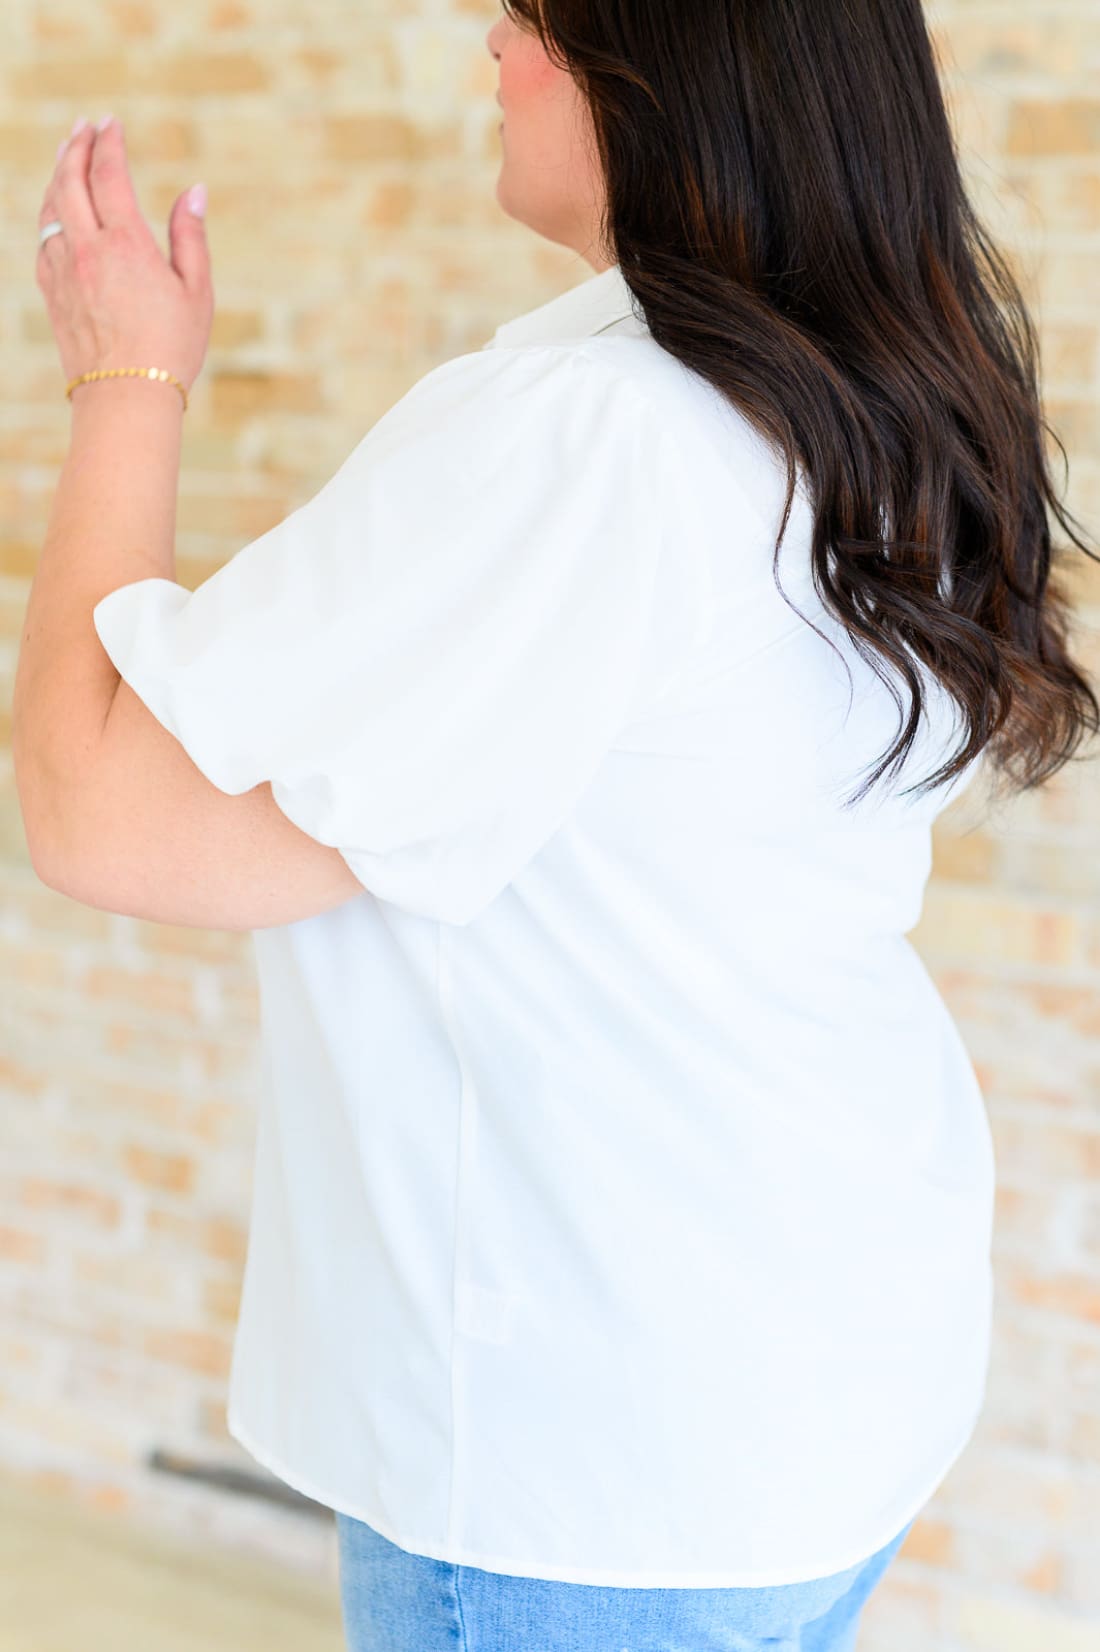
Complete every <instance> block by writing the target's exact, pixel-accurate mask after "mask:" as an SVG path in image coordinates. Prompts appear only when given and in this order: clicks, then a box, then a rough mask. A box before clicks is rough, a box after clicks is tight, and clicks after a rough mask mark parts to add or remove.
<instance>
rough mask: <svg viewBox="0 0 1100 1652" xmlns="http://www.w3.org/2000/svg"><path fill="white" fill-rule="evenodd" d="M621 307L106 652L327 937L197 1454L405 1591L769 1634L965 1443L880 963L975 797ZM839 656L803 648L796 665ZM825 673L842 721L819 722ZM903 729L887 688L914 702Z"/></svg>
mask: <svg viewBox="0 0 1100 1652" xmlns="http://www.w3.org/2000/svg"><path fill="white" fill-rule="evenodd" d="M784 481H785V477H784V469H783V464H782V461H781V460H780V459H778V458H777V457H776V455H775V454H774V453H773V452H772V451H771V449H770V448H769V447H768V446H767V445H766V444H765V443H764V441H763V440H762V439H761V437H760V436H759V435H758V434H757V433H756V432H755V431H754V429H753V428H752V427H751V426H750V424H749V423H748V422H747V421H746V419H745V418H744V417H743V416H742V415H741V414H740V413H738V412H736V411H735V410H734V409H733V408H732V407H731V406H730V405H729V404H728V403H727V402H726V401H725V400H724V399H723V398H721V397H720V396H718V395H717V393H716V392H715V391H714V390H713V389H712V388H711V387H710V386H709V385H708V384H707V383H705V381H704V380H703V379H702V378H701V377H699V376H697V375H695V374H694V373H692V372H690V371H689V370H687V369H686V368H684V367H683V366H682V365H681V364H680V363H679V362H678V361H676V359H675V358H674V357H673V356H671V355H670V354H669V353H668V352H666V351H664V350H662V349H661V348H660V347H659V346H658V345H657V344H656V343H655V342H654V340H653V339H652V337H651V336H650V334H649V332H648V329H647V327H646V325H645V323H644V321H642V320H641V319H639V318H638V317H637V316H635V315H634V314H633V312H632V303H631V294H630V291H629V289H628V287H627V286H626V283H625V281H624V279H623V276H622V274H621V271H620V270H619V268H618V267H617V266H616V267H614V268H612V269H609V270H606V271H604V272H603V273H601V274H599V275H595V276H592V277H590V278H588V279H586V280H584V281H582V283H581V284H580V285H579V286H577V287H574V288H573V289H572V290H570V291H568V292H566V293H564V294H563V295H561V296H560V297H558V298H555V299H553V300H552V301H551V302H550V303H549V304H544V305H542V306H541V307H540V308H538V309H535V310H533V311H531V312H530V313H529V314H527V315H524V316H521V317H519V319H518V320H514V321H510V322H508V323H506V324H505V325H504V326H502V327H500V328H499V329H498V330H497V332H496V334H495V335H494V337H493V338H492V339H491V340H490V341H489V343H488V344H487V345H486V346H485V347H484V348H482V349H481V350H477V351H474V352H472V353H470V354H467V355H462V356H459V357H457V358H456V359H454V360H452V361H448V362H445V363H444V364H443V365H442V366H440V367H437V368H435V369H434V370H433V371H432V372H429V373H428V374H427V375H426V376H425V377H424V378H422V379H421V380H420V381H419V382H418V383H417V384H415V385H414V386H413V388H412V389H411V390H410V391H409V392H408V394H407V395H406V396H404V397H403V398H402V399H401V400H400V401H399V402H398V403H397V404H396V405H395V406H394V407H392V408H391V409H390V410H389V412H387V413H386V414H385V415H384V416H383V417H382V418H381V419H380V420H379V421H378V422H377V423H376V424H375V425H374V427H373V428H372V429H371V430H369V431H368V432H367V434H366V436H364V438H363V439H362V441H361V442H360V443H359V445H358V446H357V447H356V448H355V449H354V451H353V452H352V453H351V454H350V456H349V457H348V458H347V459H346V460H345V461H344V463H343V464H342V465H341V467H340V469H339V470H338V471H337V473H336V474H335V476H333V478H332V479H331V480H330V481H329V482H328V483H327V484H326V485H325V486H324V487H323V488H321V490H320V492H319V493H317V495H316V496H315V497H314V498H313V499H312V500H310V501H309V503H307V504H306V505H304V506H303V507H302V508H300V509H298V510H296V511H294V512H293V513H292V514H291V515H290V516H289V517H287V519H286V520H285V521H284V522H282V523H280V524H279V525H278V526H276V527H275V528H273V529H271V530H270V531H269V532H267V533H265V534H263V535H262V536H261V537H260V538H259V539H257V540H255V541H254V542H253V543H252V544H250V545H248V546H247V547H246V548H245V549H243V550H241V551H239V552H238V553H237V555H235V556H234V557H233V558H232V559H231V560H230V561H229V562H228V563H227V564H226V565H225V566H224V567H223V568H221V569H219V570H218V572H217V573H215V574H214V575H213V576H212V577H211V578H210V579H207V580H206V581H205V582H204V583H203V584H202V585H201V586H199V588H198V589H197V590H195V591H194V592H188V591H187V590H186V589H184V588H183V587H182V586H179V585H177V584H175V583H173V582H172V581H170V580H166V579H158V578H152V579H141V580H137V581H136V582H135V583H133V584H131V585H126V586H123V587H122V588H121V589H119V590H117V591H114V592H112V593H111V594H110V595H108V596H107V597H105V598H104V599H103V600H102V601H101V602H100V603H98V604H97V606H96V608H95V615H94V617H95V625H96V629H97V631H98V633H99V636H100V638H101V640H102V642H103V645H104V647H105V649H106V650H107V653H108V654H109V655H110V657H111V659H112V660H113V662H114V664H115V666H116V667H117V669H118V671H119V672H120V674H121V675H122V677H124V678H125V680H126V681H127V682H128V683H129V684H130V685H131V687H132V688H133V689H134V690H135V691H136V692H137V693H138V694H139V695H140V696H141V698H142V699H143V700H144V701H145V703H146V704H147V705H148V706H149V707H150V708H151V710H152V711H153V712H154V714H155V715H156V717H157V718H158V719H159V720H160V722H161V723H162V724H163V725H164V726H165V727H166V728H168V729H170V730H171V732H172V733H173V734H174V735H175V736H176V738H177V739H178V740H180V741H181V743H182V744H183V746H184V747H185V748H186V750H187V752H188V753H189V755H190V756H191V758H192V759H193V760H194V762H195V763H196V764H197V765H198V767H199V768H200V769H201V770H202V772H203V773H204V774H205V775H207V776H208V777H209V779H210V780H211V781H212V782H213V784H214V785H215V786H217V787H219V788H220V789H221V790H222V791H224V792H227V793H230V794H233V795H237V794H239V793H242V792H245V791H248V790H250V789H251V788H252V787H254V786H256V785H258V784H260V783H261V782H263V781H265V780H268V781H270V782H271V786H272V791H273V794H274V797H275V800H276V802H277V803H278V805H279V806H280V808H281V809H283V810H284V812H285V813H286V814H287V815H288V816H289V818H290V819H291V820H292V821H294V822H295V824H296V825H298V826H299V827H300V828H302V830H304V831H305V832H308V833H309V834H310V835H311V836H312V837H315V838H316V839H318V840H319V841H320V842H323V843H326V844H329V845H332V846H334V847H335V848H337V849H338V850H339V851H340V852H341V854H342V855H343V856H344V858H345V859H346V860H347V862H348V864H349V866H351V868H352V869H353V870H354V872H355V873H356V875H357V877H358V878H359V879H360V880H361V882H362V883H363V885H364V892H363V894H362V896H360V897H356V898H353V899H351V900H349V901H348V902H347V903H345V904H344V905H342V906H340V907H339V908H337V909H335V910H333V911H330V912H327V913H324V914H322V915H320V916H317V917H313V918H309V919H306V920H303V921H300V922H297V923H292V924H287V925H285V926H279V927H275V928H268V929H262V930H258V931H254V932H253V934H254V942H255V948H256V959H257V967H258V978H259V983H260V990H261V1019H262V1050H263V1092H262V1096H261V1104H260V1116H259V1127H258V1134H257V1140H256V1158H255V1176H254V1186H253V1199H252V1215H251V1231H250V1241H249V1249H248V1258H247V1264H246V1269H245V1278H244V1289H243V1299H242V1304H241V1312H240V1321H239V1325H238V1329H237V1335H236V1342H235V1347H234V1357H233V1367H232V1374H231V1382H230V1395H229V1418H228V1420H229V1428H230V1431H231V1433H232V1434H233V1436H234V1437H235V1438H236V1439H237V1440H238V1441H239V1442H240V1443H241V1444H242V1445H243V1446H244V1447H245V1448H246V1449H247V1450H248V1451H249V1452H250V1453H251V1454H252V1456H253V1457H254V1458H255V1459H256V1460H257V1461H258V1462H260V1463H261V1464H263V1465H265V1466H266V1467H268V1468H269V1469H270V1470H271V1471H272V1472H273V1473H274V1474H276V1475H277V1476H279V1477H280V1478H281V1479H282V1480H284V1481H286V1482H288V1483H289V1484H290V1485H291V1486H294V1487H297V1488H298V1489H299V1490H301V1491H302V1492H304V1493H306V1494H307V1495H308V1496H310V1497H313V1498H315V1499H317V1500H319V1501H320V1502H322V1503H324V1504H326V1505H328V1506H330V1507H331V1508H334V1509H338V1510H341V1511H342V1512H344V1513H345V1514H349V1515H352V1516H355V1517H357V1518H359V1519H361V1520H365V1521H367V1522H368V1523H369V1524H370V1525H371V1526H373V1527H374V1528H375V1529H376V1530H377V1531H379V1532H381V1533H382V1535H383V1536H385V1537H387V1538H389V1539H390V1540H391V1541H392V1542H394V1543H396V1544H398V1545H400V1546H401V1547H402V1548H404V1549H408V1550H411V1551H413V1552H415V1553H419V1554H423V1555H429V1556H432V1557H434V1558H436V1559H439V1560H449V1561H454V1562H460V1563H462V1564H464V1565H468V1566H479V1567H484V1568H488V1569H489V1570H493V1571H503V1572H510V1573H514V1574H518V1575H520V1576H525V1577H542V1578H549V1579H558V1580H562V1581H566V1582H577V1583H594V1584H612V1585H615V1584H617V1585H626V1586H631V1585H633V1586H645V1587H655V1586H670V1587H705V1586H713V1587H718V1586H734V1585H744V1584H755V1585H760V1584H776V1583H792V1582H798V1581H801V1580H805V1579H810V1578H815V1577H819V1576H822V1575H825V1574H828V1573H831V1572H834V1571H838V1570H841V1569H842V1568H845V1567H848V1566H850V1565H852V1564H854V1563H855V1562H857V1561H859V1560H861V1559H863V1558H865V1557H866V1556H868V1555H870V1554H871V1553H872V1552H873V1551H874V1550H876V1549H878V1548H880V1547H881V1546H882V1545H883V1544H885V1543H886V1542H887V1541H888V1540H889V1539H890V1538H892V1537H893V1536H894V1535H895V1534H896V1533H897V1532H898V1531H899V1530H900V1529H901V1527H902V1526H903V1525H904V1524H905V1523H906V1522H907V1521H908V1520H909V1519H911V1518H912V1516H913V1515H914V1514H915V1513H916V1512H917V1511H918V1510H919V1509H920V1508H921V1506H922V1505H923V1504H924V1503H925V1502H926V1501H927V1500H928V1499H929V1498H930V1497H931V1495H932V1494H933V1492H934V1491H935V1490H936V1488H937V1487H938V1486H939V1484H940V1482H941V1481H942V1480H943V1478H944V1476H945V1475H946V1473H947V1471H948V1469H949V1468H950V1467H951V1466H952V1464H953V1463H954V1462H955V1460H956V1459H957V1458H958V1457H959V1455H960V1454H961V1452H962V1451H963V1449H964V1447H965V1446H966V1444H967V1442H968V1440H969V1438H970V1436H971V1434H972V1431H973V1428H974V1425H975V1422H976V1420H977V1417H978V1414H979V1412H980V1410H981V1408H982V1405H983V1400H984V1392H985V1383H986V1376H987V1366H988V1359H989V1349H990V1315H991V1302H992V1273H991V1266H990V1244H991V1235H992V1216H993V1193H994V1162H993V1150H992V1139H991V1135H990V1130H989V1125H988V1122H987V1119H986V1115H985V1110H984V1106H983V1100H982V1096H981V1092H980V1090H979V1087H978V1083H977V1079H976V1076H975V1072H974V1069H973V1067H972V1065H971V1062H970V1060H969V1058H968V1055H967V1052H966V1050H965V1048H964V1045H963V1043H962V1041H961V1039H960V1036H959V1033H958V1031H957V1029H956V1027H955V1024H954V1022H953V1020H952V1019H951V1017H950V1015H949V1013H948V1011H947V1009H946V1006H945V1004H944V1002H943V1001H942V999H941V997H940V996H939V994H938V992H937V991H936V989H935V987H934V984H933V983H932V981H931V978H930V977H929V975H928V973H927V971H926V970H925V968H924V966H923V964H922V962H921V960H920V958H919V956H918V955H917V953H916V951H915V949H914V948H913V946H912V945H911V943H910V942H909V941H908V940H907V939H906V932H907V931H908V930H910V929H911V928H912V927H913V926H914V924H915V923H916V922H917V919H918V917H919V915H920V911H921V903H922V899H923V892H924V888H925V883H926V880H927V877H928V874H929V870H930V864H931V839H930V826H931V823H932V821H933V819H934V817H935V816H936V814H937V813H938V812H939V811H940V810H941V809H942V808H943V807H944V806H945V804H946V803H947V802H948V801H949V800H950V798H952V797H954V796H956V795H957V794H958V792H959V791H960V790H961V789H962V787H963V786H964V785H965V784H966V783H967V781H968V780H969V779H970V778H972V777H973V774H974V772H975V768H976V765H972V766H971V768H970V769H969V770H968V771H966V773H965V775H964V776H963V777H962V778H961V779H960V780H957V781H956V782H955V784H954V785H953V786H951V787H948V788H942V789H941V790H940V791H939V792H938V793H936V794H934V795H933V796H931V797H927V798H925V799H924V800H923V801H918V800H915V799H913V798H902V797H900V796H898V795H897V794H898V791H899V789H900V787H901V786H903V785H906V784H913V783H914V782H916V781H918V780H919V779H921V778H922V777H923V776H925V775H927V774H930V773H931V772H932V769H933V768H934V767H936V766H937V765H938V763H939V761H940V760H941V759H942V758H943V757H944V756H945V755H946V753H947V751H948V750H953V749H954V748H955V745H956V742H957V736H958V725H957V724H956V721H955V715H956V714H955V711H954V707H953V706H952V704H951V702H950V701H949V700H948V699H947V696H946V695H945V694H943V693H942V692H939V693H937V690H936V685H935V684H934V683H933V682H931V681H929V684H928V687H929V702H928V714H927V716H926V718H925V719H924V721H923V722H922V729H921V736H920V739H919V740H918V743H917V746H916V748H915V751H914V754H913V756H912V757H911V759H910V762H909V764H908V765H907V767H906V768H905V770H904V773H903V775H902V776H901V777H900V778H899V779H898V780H896V781H895V782H894V784H893V787H892V788H891V787H889V786H887V784H886V783H885V782H881V783H880V785H879V786H878V787H876V788H875V789H874V790H873V791H872V792H871V794H870V797H869V798H868V799H867V800H866V801H865V802H864V803H863V804H862V805H861V806H859V807H858V808H856V809H855V810H852V811H850V812H844V811H842V809H841V807H840V804H841V802H842V800H843V798H844V797H845V796H846V795H848V793H849V791H850V790H852V789H854V788H855V786H856V785H857V784H858V781H859V780H860V779H861V778H862V775H863V772H864V769H865V766H866V765H868V764H870V763H871V762H873V761H874V760H876V759H877V758H878V757H879V756H881V755H882V754H883V753H884V752H885V751H886V750H887V748H888V746H889V745H890V743H891V742H892V740H893V739H894V737H895V734H896V732H897V730H898V727H899V723H898V712H897V709H896V706H895V703H894V701H893V699H892V698H891V696H890V694H889V692H888V690H887V689H886V688H885V687H884V686H883V685H882V684H881V683H880V682H879V680H878V678H877V677H876V676H875V675H874V672H873V671H872V669H871V667H870V666H868V665H866V664H865V663H864V662H863V661H862V660H861V658H860V657H859V655H858V654H857V652H856V651H855V649H854V647H853V646H852V645H851V642H850V640H849V639H848V638H847V635H846V633H845V632H844V630H843V628H842V627H840V626H839V625H838V624H837V623H836V622H835V621H833V620H832V619H831V617H830V616H829V615H828V613H827V611H826V610H825V609H824V608H823V607H822V605H821V604H820V602H819V600H818V599H817V597H816V594H815V592H814V589H813V586H812V582H811V579H810V566H809V544H810V534H811V526H812V516H811V511H810V506H809V504H808V496H807V493H806V489H805V483H804V478H800V489H799V493H798V496H797V500H796V508H795V510H794V512H793V514H792V518H791V523H790V526H789V528H788V532H787V537H786V540H785V542H784V549H783V555H782V559H781V565H780V566H781V578H782V582H783V585H784V588H785V590H786V591H787V593H788V594H789V595H790V597H791V599H792V601H793V602H794V603H795V604H796V607H797V608H798V609H800V610H801V611H802V614H803V615H806V616H809V617H811V618H812V619H813V621H814V623H815V624H816V625H818V626H819V627H820V629H821V630H822V631H823V632H824V633H825V637H824V638H823V637H822V636H819V635H817V633H816V632H815V631H814V630H813V629H812V628H811V626H810V625H809V624H808V623H807V622H806V619H804V618H802V617H800V615H799V613H797V612H795V611H793V610H792V609H791V608H790V607H788V606H787V605H786V604H785V603H784V601H783V598H782V596H781V595H780V593H779V592H778V591H777V589H776V586H775V583H774V581H773V577H772V555H773V549H774V541H775V537H776V534H777V532H778V526H779V518H780V514H781V510H782V501H783V494H784ZM826 639H831V641H832V642H833V643H834V644H835V645H836V651H834V648H833V647H831V646H830V642H829V640H826ZM845 667H847V668H848V670H850V672H851V679H850V680H849V677H848V675H847V671H846V669H845ZM900 692H902V693H903V694H904V689H903V688H902V689H901V690H900Z"/></svg>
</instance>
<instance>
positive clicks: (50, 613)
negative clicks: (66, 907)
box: [12, 379, 183, 864]
mask: <svg viewBox="0 0 1100 1652" xmlns="http://www.w3.org/2000/svg"><path fill="white" fill-rule="evenodd" d="M182 427H183V403H182V400H181V399H180V395H179V392H178V391H177V390H176V389H175V387H174V386H172V385H169V384H152V383H150V382H148V381H146V380H143V379H117V380H101V381H99V382H97V383H92V384H85V385H78V386H77V388H76V389H75V390H74V391H73V398H72V428H71V440H70V445H69V452H68V454H67V456H66V459H65V462H64V465H63V467H62V470H61V476H60V480H59V482H58V487H57V492H56V494H55V496H54V500H53V504H52V507H51V511H50V517H49V523H48V526H47V530H46V538H45V541H44V543H43V546H42V550H41V553H40V556H39V559H38V566H37V569H36V571H35V575H34V579H33V582H32V585H31V592H30V599H29V602H28V605H27V612H26V617H25V621H24V626H23V636H22V641H21V644H20V650H19V663H18V668H17V671H16V679H15V689H14V696H13V717H14V731H13V746H12V750H13V757H14V762H15V775H16V785H17V787H18V791H19V800H20V806H21V809H22V813H23V823H24V828H25V830H26V834H27V841H28V846H29V847H30V851H31V855H32V858H33V859H34V860H35V862H36V864H38V863H39V862H40V860H41V859H42V858H43V857H44V856H46V854H47V853H48V846H49V843H50V842H51V841H53V838H54V836H55V833H56V831H57V829H58V823H59V822H60V821H61V820H62V819H63V816H64V809H65V806H66V802H67V800H68V799H69V798H70V797H71V795H72V793H73V792H74V791H75V789H76V787H77V786H78V784H79V781H80V776H81V774H82V772H83V771H84V768H85V766H86V765H87V764H88V763H90V762H92V761H94V756H95V751H96V747H97V743H98V739H99V735H100V733H101V731H102V729H103V726H104V723H105V722H106V719H107V713H108V711H109V709H110V705H111V701H112V699H113V698H114V695H115V691H116V689H117V688H118V683H119V676H118V672H117V671H116V670H115V668H114V666H113V665H112V664H111V661H110V659H109V658H108V656H107V654H106V652H105V650H104V648H103V645H102V643H101V642H100V640H99V637H98V635H97V634H96V629H95V626H94V624H93V623H92V610H93V608H94V607H95V605H96V603H97V602H99V601H100V599H101V598H102V597H105V596H106V595H107V594H108V592H110V591H114V590H116V589H117V588H118V587H119V586H120V585H128V584H130V583H132V582H133V581H134V580H136V579H146V578H148V577H149V576H150V575H159V576H160V577H161V578H164V579H174V578H175V560H176V553H175V534H176V498H177V492H178V487H179V468H180V450H181V444H182Z"/></svg>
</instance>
